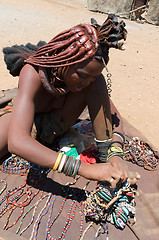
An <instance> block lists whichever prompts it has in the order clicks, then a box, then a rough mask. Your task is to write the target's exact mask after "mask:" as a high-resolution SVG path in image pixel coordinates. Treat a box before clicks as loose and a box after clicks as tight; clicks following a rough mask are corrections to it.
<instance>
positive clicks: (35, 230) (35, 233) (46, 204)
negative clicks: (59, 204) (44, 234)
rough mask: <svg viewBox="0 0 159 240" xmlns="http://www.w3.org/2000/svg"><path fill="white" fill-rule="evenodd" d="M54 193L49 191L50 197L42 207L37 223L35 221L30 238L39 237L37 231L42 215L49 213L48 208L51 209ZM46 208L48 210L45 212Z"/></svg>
mask: <svg viewBox="0 0 159 240" xmlns="http://www.w3.org/2000/svg"><path fill="white" fill-rule="evenodd" d="M52 195H53V194H52V193H49V195H48V199H47V201H46V203H45V205H44V207H43V208H42V209H41V211H40V213H39V215H38V217H37V219H36V221H35V223H34V226H33V230H32V233H31V237H30V240H32V239H36V238H37V232H38V228H39V224H40V222H41V219H42V217H43V216H44V215H45V214H47V212H48V209H49V207H50V199H51V197H52ZM45 209H46V211H45V212H44V213H43V211H44V210H45Z"/></svg>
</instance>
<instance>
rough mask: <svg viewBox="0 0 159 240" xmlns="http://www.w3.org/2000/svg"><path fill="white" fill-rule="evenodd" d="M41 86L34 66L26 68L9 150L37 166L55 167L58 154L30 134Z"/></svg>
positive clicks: (13, 121)
mask: <svg viewBox="0 0 159 240" xmlns="http://www.w3.org/2000/svg"><path fill="white" fill-rule="evenodd" d="M40 86H41V82H40V79H39V75H38V73H37V72H36V71H35V70H34V68H33V67H32V66H30V65H26V66H24V68H23V69H22V71H21V73H20V78H19V90H18V94H17V97H16V100H15V104H14V107H13V112H12V116H11V120H10V126H9V133H8V149H9V151H10V152H11V153H14V154H17V155H19V156H21V157H23V158H24V159H27V160H28V161H30V162H33V163H35V164H38V165H41V166H47V167H53V165H54V163H55V160H56V158H57V155H58V154H57V153H56V152H53V151H51V150H50V149H48V148H46V147H45V146H43V145H42V144H40V143H39V142H37V141H36V140H35V139H33V138H32V137H31V134H30V133H31V129H32V124H33V121H34V112H35V104H34V99H35V96H36V94H37V93H38V91H39V89H40Z"/></svg>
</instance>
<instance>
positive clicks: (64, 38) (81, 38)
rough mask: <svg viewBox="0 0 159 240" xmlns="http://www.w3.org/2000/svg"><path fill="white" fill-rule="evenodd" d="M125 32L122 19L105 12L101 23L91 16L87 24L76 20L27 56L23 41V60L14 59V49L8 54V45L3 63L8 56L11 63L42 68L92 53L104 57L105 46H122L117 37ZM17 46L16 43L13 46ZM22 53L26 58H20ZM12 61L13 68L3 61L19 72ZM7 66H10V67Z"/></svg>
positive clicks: (120, 37)
mask: <svg viewBox="0 0 159 240" xmlns="http://www.w3.org/2000/svg"><path fill="white" fill-rule="evenodd" d="M126 35H127V31H126V29H125V23H124V22H123V21H121V22H118V19H117V17H116V16H115V15H114V14H109V16H108V18H107V20H106V21H105V22H104V23H103V24H102V25H101V26H100V25H99V24H97V22H96V20H95V19H91V25H89V24H79V25H77V26H75V27H73V28H71V29H68V30H66V31H64V32H62V33H60V34H58V35H57V36H55V37H54V38H53V39H52V40H51V41H50V42H49V43H47V44H45V45H44V46H42V47H40V48H38V47H37V49H36V50H37V51H36V52H35V51H33V50H31V51H30V56H28V55H29V54H28V49H25V48H24V45H23V49H22V51H23V52H26V54H25V53H24V54H21V55H22V56H23V61H20V60H19V59H18V57H17V55H16V53H15V52H14V56H13V57H12V58H11V55H10V54H11V51H9V49H8V48H4V49H3V52H4V54H5V62H6V64H7V63H8V62H9V61H7V60H8V58H9V57H10V59H12V60H13V59H15V61H14V63H15V64H16V63H17V62H18V61H19V62H20V64H21V66H23V65H24V64H25V63H30V64H33V65H36V66H40V67H44V68H54V67H56V68H57V67H63V66H69V65H72V64H75V63H79V62H82V61H85V60H87V59H90V58H92V57H95V58H97V59H102V58H105V57H107V56H108V52H109V48H118V49H121V48H122V45H123V43H120V42H119V41H120V40H126ZM16 46H17V45H15V46H14V48H16ZM21 46H22V45H21ZM19 47H20V46H17V48H19ZM34 49H35V48H34ZM6 50H7V51H6ZM7 54H8V55H7ZM18 54H19V51H18ZM24 56H26V58H27V59H24ZM17 59H18V60H17ZM10 62H11V61H10ZM16 65H17V67H18V71H17V72H16V69H15V66H14V64H13V61H12V63H10V66H9V65H8V64H7V68H8V69H9V70H10V73H13V74H14V76H16V75H15V73H16V74H17V73H19V69H20V66H18V64H16ZM11 67H12V68H14V71H13V70H12V69H11Z"/></svg>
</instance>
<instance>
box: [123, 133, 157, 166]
mask: <svg viewBox="0 0 159 240" xmlns="http://www.w3.org/2000/svg"><path fill="white" fill-rule="evenodd" d="M129 138H130V137H129ZM125 159H126V160H128V161H131V162H133V163H136V164H137V165H139V166H141V167H144V168H145V169H146V170H156V169H157V166H158V160H157V159H156V157H155V155H154V152H153V151H152V150H151V148H150V147H149V146H148V145H147V144H146V143H144V142H143V141H140V140H139V138H138V137H133V138H132V139H131V140H130V141H127V142H126V143H125Z"/></svg>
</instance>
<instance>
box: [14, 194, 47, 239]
mask: <svg viewBox="0 0 159 240" xmlns="http://www.w3.org/2000/svg"><path fill="white" fill-rule="evenodd" d="M46 196H47V195H44V196H43V191H42V193H41V195H40V197H39V199H38V201H37V202H36V203H35V204H33V206H31V207H30V208H29V209H28V210H27V212H25V213H24V214H23V216H22V217H21V221H20V224H19V226H18V229H17V231H16V234H18V233H19V231H20V228H21V226H22V223H23V219H24V218H25V217H26V216H27V214H29V212H30V211H31V210H32V209H34V211H33V214H32V218H31V220H30V222H29V223H28V225H27V226H26V227H25V228H24V229H23V230H22V231H21V232H20V235H22V233H23V232H25V231H26V230H27V229H28V228H29V227H30V225H31V224H32V223H33V221H34V216H35V212H36V210H37V207H38V205H39V203H40V202H41V201H42V200H43V199H44V198H45V197H46Z"/></svg>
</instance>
